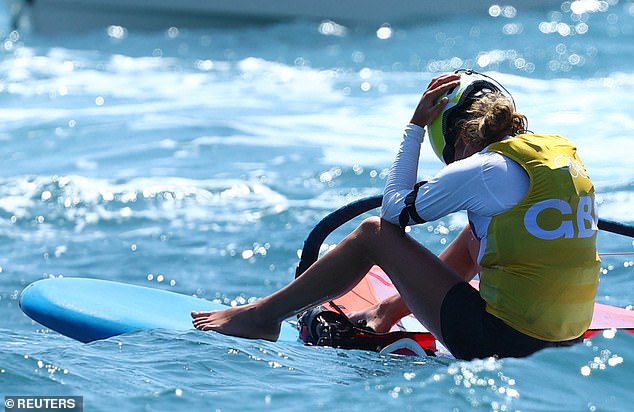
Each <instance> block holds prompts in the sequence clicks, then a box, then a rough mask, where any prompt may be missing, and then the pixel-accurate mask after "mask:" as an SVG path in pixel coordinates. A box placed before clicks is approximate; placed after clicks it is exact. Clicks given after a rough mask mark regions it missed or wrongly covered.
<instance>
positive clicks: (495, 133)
mask: <svg viewBox="0 0 634 412" xmlns="http://www.w3.org/2000/svg"><path fill="white" fill-rule="evenodd" d="M457 73H459V74H460V84H459V85H458V86H457V87H455V88H454V89H452V90H449V91H448V92H446V94H445V95H443V96H441V98H442V97H445V96H446V97H447V99H448V103H447V104H446V106H445V108H444V110H443V111H442V113H440V114H439V115H438V116H437V117H436V118H435V119H434V120H432V122H431V123H430V124H429V126H428V131H429V137H430V139H429V140H430V143H431V145H432V148H433V149H434V151H435V152H436V155H437V156H438V157H439V158H440V159H441V160H442V161H443V162H444V163H445V164H449V163H451V162H453V161H454V160H455V159H456V151H455V149H456V144H461V143H464V144H466V145H468V146H470V147H473V148H477V149H478V150H482V149H483V148H484V147H486V146H487V145H489V144H490V143H493V142H495V141H498V140H501V139H503V138H504V137H506V136H509V135H515V134H518V133H520V132H521V131H522V130H525V129H526V123H527V121H526V117H525V116H524V115H522V114H519V113H517V112H516V111H515V104H514V102H513V97H512V96H511V94H510V93H509V92H508V91H507V90H506V89H505V88H504V87H503V86H502V85H500V84H499V83H498V82H496V81H495V80H493V79H492V78H490V77H488V76H486V75H484V74H481V73H477V72H474V71H472V70H459V71H457Z"/></svg>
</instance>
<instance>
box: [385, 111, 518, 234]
mask: <svg viewBox="0 0 634 412" xmlns="http://www.w3.org/2000/svg"><path fill="white" fill-rule="evenodd" d="M424 137H425V129H424V128H422V127H420V126H417V125H415V124H409V125H407V127H406V128H405V132H404V134H403V141H402V143H401V147H400V149H399V151H398V154H397V155H396V159H395V160H394V163H393V164H392V168H391V169H390V174H389V176H388V178H387V182H386V185H385V191H384V193H383V205H382V206H381V217H382V218H383V219H385V220H387V221H389V222H391V223H394V224H399V215H400V214H401V211H402V210H403V208H404V207H405V197H406V196H407V195H408V194H409V193H410V192H411V191H412V190H413V187H414V184H415V183H416V175H417V171H418V160H419V156H420V148H421V144H422V142H423V139H424ZM528 187H529V178H528V174H527V173H526V171H525V170H524V169H523V168H522V167H521V166H520V165H519V164H517V163H516V162H514V161H513V160H511V159H509V158H508V157H506V156H503V155H501V154H499V153H494V152H488V151H487V149H486V148H485V149H484V150H483V151H481V152H479V153H475V154H473V155H471V156H469V157H468V158H466V159H463V160H458V161H455V162H453V163H451V164H449V165H447V166H446V167H444V168H443V169H442V170H441V171H440V172H438V174H437V175H436V176H434V177H433V178H432V179H431V180H429V181H428V182H427V183H426V184H424V185H423V186H421V187H420V189H419V191H418V196H417V197H416V203H415V205H416V211H417V212H418V214H419V215H420V217H421V218H422V219H424V220H425V221H433V220H436V219H439V218H441V217H443V216H446V215H448V214H450V213H453V212H457V211H459V210H466V211H467V213H468V214H469V220H470V221H471V223H472V224H473V227H474V229H475V231H476V233H475V235H476V236H477V237H478V238H480V239H483V238H485V237H486V232H487V229H488V225H489V222H490V221H491V217H493V216H495V215H498V214H500V213H502V212H505V211H507V210H509V209H510V208H512V207H513V206H515V205H516V204H517V203H519V201H520V200H522V199H523V198H524V196H526V193H527V192H528ZM409 223H410V224H413V223H414V222H413V221H410V222H409Z"/></svg>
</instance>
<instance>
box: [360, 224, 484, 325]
mask: <svg viewBox="0 0 634 412" xmlns="http://www.w3.org/2000/svg"><path fill="white" fill-rule="evenodd" d="M479 250H480V241H479V240H478V239H477V238H476V237H475V236H474V235H473V232H472V231H471V227H470V226H469V225H466V226H465V227H464V228H463V230H462V231H461V232H460V233H459V234H458V236H456V238H455V239H454V240H453V241H452V242H451V243H450V244H449V246H447V248H445V250H444V251H443V252H442V253H441V254H440V256H439V257H440V260H441V261H443V262H444V263H445V265H447V266H449V268H451V269H452V270H453V271H454V272H456V273H457V274H459V275H460V276H461V277H462V278H463V279H464V280H465V281H470V280H471V279H473V278H474V276H475V275H476V274H477V273H478V272H479V270H480V267H479V266H478V264H477V263H476V262H477V258H478V251H479ZM410 313H412V311H411V310H410V309H409V308H408V307H407V305H406V304H405V302H404V301H403V298H402V297H401V296H400V295H399V294H396V295H394V296H390V297H388V298H387V299H385V300H383V301H382V302H380V303H378V304H376V305H374V306H371V307H368V308H366V309H364V310H362V311H360V312H355V313H352V314H350V320H352V321H353V322H363V323H364V324H365V325H366V326H368V327H369V328H371V329H373V330H374V331H376V332H388V331H389V330H390V329H391V328H392V326H394V324H396V323H397V322H398V321H399V320H401V318H403V317H404V316H407V315H409V314H410Z"/></svg>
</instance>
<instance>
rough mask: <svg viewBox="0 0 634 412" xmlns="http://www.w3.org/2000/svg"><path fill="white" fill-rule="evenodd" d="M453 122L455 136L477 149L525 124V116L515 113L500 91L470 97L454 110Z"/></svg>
mask: <svg viewBox="0 0 634 412" xmlns="http://www.w3.org/2000/svg"><path fill="white" fill-rule="evenodd" d="M454 122H455V123H454V125H453V126H452V127H453V128H454V129H455V133H456V134H457V136H456V138H457V139H462V140H463V141H464V142H465V143H467V144H470V145H471V146H473V147H477V148H479V149H480V150H482V149H484V148H485V147H486V146H488V145H490V144H491V143H493V142H497V141H500V140H502V139H504V138H505V137H506V136H515V135H517V134H519V133H521V132H523V131H525V130H526V127H527V120H526V116H524V115H523V114H520V113H517V112H516V111H515V105H514V104H513V103H512V102H511V101H510V100H509V99H508V98H507V97H506V96H504V95H503V94H502V93H501V92H499V91H495V92H491V93H487V94H483V95H482V96H480V97H477V98H474V99H471V100H470V101H469V102H468V103H467V104H465V106H464V109H463V110H458V112H456V117H455V119H454Z"/></svg>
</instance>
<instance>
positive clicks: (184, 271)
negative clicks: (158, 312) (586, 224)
mask: <svg viewBox="0 0 634 412" xmlns="http://www.w3.org/2000/svg"><path fill="white" fill-rule="evenodd" d="M575 3H577V2H575ZM593 5H596V6H597V7H596V8H597V10H596V11H593V12H587V13H583V14H574V13H572V12H571V11H570V7H571V4H570V3H564V5H563V8H560V9H558V10H557V11H550V12H549V11H537V12H532V13H526V12H522V11H521V10H520V11H518V13H517V14H516V15H515V16H514V17H510V18H508V17H493V16H469V17H466V16H462V17H461V16H456V17H455V18H452V19H447V20H443V21H439V22H425V23H424V24H423V23H421V24H419V25H416V24H414V25H408V26H398V25H394V26H392V29H391V32H388V33H386V32H385V31H383V32H380V33H378V35H377V32H376V30H374V29H373V28H347V29H346V30H343V31H342V30H341V29H337V30H335V31H334V34H336V35H332V34H333V32H332V31H328V30H325V29H324V27H323V26H322V27H321V32H320V23H319V22H294V23H285V24H278V25H273V26H259V27H250V26H244V27H239V28H234V29H226V28H224V29H214V28H209V29H199V30H186V29H180V30H174V29H172V30H166V31H157V32H150V33H147V32H145V33H144V32H137V31H134V30H127V31H123V32H121V31H117V30H114V31H113V30H110V32H108V30H106V29H96V30H95V31H94V32H92V33H88V34H83V35H73V34H60V35H55V36H49V37H44V36H38V35H36V34H28V33H9V32H8V31H7V30H6V29H5V30H4V32H3V38H4V42H3V43H2V47H1V48H0V49H1V50H0V59H1V60H0V107H1V109H0V143H1V144H0V159H1V160H2V166H3V167H2V168H0V332H1V336H2V337H1V338H0V353H1V355H0V393H1V394H5V395H17V394H26V395H32V394H67V395H70V394H72V395H81V396H84V399H85V404H86V408H87V409H86V410H103V411H109V410H113V409H118V410H126V411H127V410H130V411H134V410H159V411H161V410H165V411H168V410H169V411H172V410H212V411H213V410H222V411H233V410H235V411H245V410H254V411H255V410H257V411H259V410H262V409H267V408H268V409H271V410H297V409H302V408H307V407H311V408H314V407H323V408H330V409H334V410H350V411H355V410H368V409H372V410H393V409H404V410H442V411H446V410H496V411H510V410H531V411H553V410H574V411H584V410H588V411H605V410H610V411H622V410H627V409H629V408H630V405H631V401H632V400H634V397H633V396H632V395H631V391H630V390H629V389H628V385H629V382H631V381H632V378H634V368H633V367H632V365H631V362H632V361H633V360H634V353H633V352H634V338H632V337H630V336H626V335H623V334H616V336H612V335H611V334H608V335H606V336H605V337H603V336H599V337H597V338H595V339H593V340H592V342H589V343H588V344H587V345H584V346H578V347H575V348H571V349H562V350H556V351H544V352H542V353H539V354H537V355H535V356H532V357H530V358H527V359H517V360H505V361H496V360H486V361H477V362H468V363H465V362H453V361H449V360H442V359H441V360H439V359H432V358H397V357H384V356H380V355H377V354H374V353H366V352H361V351H342V350H334V349H328V348H307V347H302V346H288V345H283V344H276V343H268V342H260V341H244V340H238V339H234V338H230V337H224V336H218V335H215V334H204V333H200V332H196V331H191V332H188V333H174V332H170V331H151V332H141V333H135V334H131V335H128V336H122V337H118V338H112V339H109V340H106V341H101V342H96V343H93V344H88V345H85V344H80V343H77V342H74V341H72V340H70V339H68V338H65V337H62V336H60V335H58V334H57V333H55V332H51V331H48V330H46V329H44V328H42V327H41V326H39V325H37V324H35V323H33V322H32V321H30V320H29V319H28V318H27V317H25V316H24V315H23V314H22V313H21V311H20V310H19V308H18V305H17V297H18V295H19V293H20V291H21V290H22V288H23V287H24V286H26V285H27V284H28V283H30V282H33V281H35V280H38V279H41V278H44V277H49V276H59V275H63V276H88V277H95V278H100V279H109V280H116V281H123V282H129V283H134V284H139V285H145V286H152V287H157V288H162V289H168V290H172V291H177V292H182V293H186V294H197V295H199V296H204V297H206V298H209V299H219V300H220V301H223V302H225V303H227V304H241V303H244V302H247V301H248V300H250V299H255V298H258V297H262V296H264V295H266V294H268V293H271V292H273V291H274V290H276V289H277V288H279V287H280V286H282V285H284V284H285V283H286V282H288V281H290V280H291V279H292V278H293V273H294V270H295V266H296V264H297V253H298V250H299V249H301V247H302V243H303V240H304V238H305V236H306V235H307V234H308V232H309V230H310V229H311V228H312V226H313V225H314V224H315V223H316V222H317V221H319V219H321V218H322V217H323V216H325V215H326V214H327V213H328V212H329V211H331V210H333V209H334V208H336V207H338V206H340V205H343V204H345V203H347V202H349V201H351V200H354V199H358V198H360V197H364V196H367V195H374V194H378V193H380V192H381V190H382V188H383V185H384V182H385V176H386V170H387V168H388V167H389V166H390V164H391V161H392V158H393V156H394V154H395V152H396V149H397V147H398V144H399V142H400V138H401V131H402V128H403V126H404V125H405V124H406V122H407V121H408V120H409V118H410V116H411V112H412V110H413V108H414V107H415V105H416V103H417V101H418V99H419V94H420V93H421V92H422V90H424V88H425V87H426V84H427V82H428V81H429V80H430V79H431V77H433V76H434V75H435V74H436V73H437V72H441V71H445V70H451V69H454V68H457V67H460V66H468V67H474V68H477V69H479V70H482V71H487V72H490V73H491V74H493V75H494V76H495V77H497V78H499V79H500V80H501V81H502V82H503V83H504V84H505V85H506V86H507V87H508V88H509V90H511V92H512V93H513V94H514V96H515V100H516V102H517V104H518V106H519V108H520V110H521V111H523V112H524V113H526V114H527V115H528V117H529V125H530V128H531V129H533V130H534V131H536V132H547V133H560V134H564V135H567V136H569V137H571V138H573V139H575V141H576V142H577V143H578V147H579V151H580V154H581V156H582V158H583V159H584V161H585V163H586V165H587V167H588V169H589V171H590V174H591V176H592V178H593V179H594V181H595V183H596V187H597V191H598V200H599V208H600V209H599V210H600V214H601V216H602V217H604V218H610V219H614V220H619V221H623V222H626V223H630V224H633V223H634V215H633V214H632V204H633V201H634V177H633V176H634V175H633V173H632V170H633V165H634V163H633V161H632V153H634V139H633V138H632V134H633V133H634V116H633V115H632V111H631V107H633V106H634V97H632V93H631V90H632V87H633V86H634V71H632V68H631V62H632V61H633V59H634V50H633V46H632V44H634V42H633V41H632V40H633V39H634V34H633V28H634V17H633V14H634V6H632V3H630V2H623V1H621V2H616V1H610V2H581V4H576V5H575V7H580V6H589V7H586V8H587V9H588V8H589V9H590V10H593V9H594V6H593ZM577 10H578V9H577ZM3 18H4V19H6V16H3ZM324 33H326V34H324ZM328 33H330V34H328ZM380 37H383V38H380ZM439 167H440V164H439V162H438V161H437V160H436V159H435V158H434V157H433V155H432V153H431V150H430V148H429V146H427V145H425V146H424V149H423V154H422V163H421V168H420V176H421V178H423V177H425V176H429V175H432V174H434V173H435V172H436V171H437V170H438V169H439ZM464 222H465V217H464V216H463V215H455V216H451V217H449V218H447V219H444V220H443V221H442V222H435V223H433V224H430V225H427V226H422V227H420V228H417V229H415V230H414V233H415V234H416V235H417V237H418V238H419V239H420V240H421V242H423V243H424V244H425V245H427V246H428V247H430V248H432V249H433V250H434V251H436V252H440V251H441V250H442V248H443V246H444V245H445V244H446V243H447V242H448V241H450V240H451V239H452V238H453V237H454V236H455V235H456V233H457V232H456V231H457V230H458V227H459V226H460V224H463V223H464ZM439 225H441V226H443V227H445V228H448V229H449V230H448V232H447V231H445V230H440V231H434V230H433V229H434V228H437V227H438V226H439ZM349 228H350V227H347V228H346V229H349ZM343 232H344V231H342V232H341V233H339V234H338V235H337V236H333V238H332V239H329V240H328V241H327V243H328V244H335V243H337V242H338V240H339V239H340V238H341V235H342V234H343ZM599 245H600V251H601V252H619V253H620V252H627V253H632V252H633V251H634V244H633V242H632V239H626V238H621V237H618V236H615V235H607V234H606V235H602V236H601V238H600V241H599ZM633 260H634V257H633V256H632V255H624V254H619V255H615V256H606V257H604V259H603V261H604V263H603V277H602V280H601V284H600V289H599V295H598V298H597V299H598V301H600V302H604V303H610V304H614V305H618V306H623V307H626V306H629V305H632V304H634V292H633V290H634V263H633V262H632V261H633Z"/></svg>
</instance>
